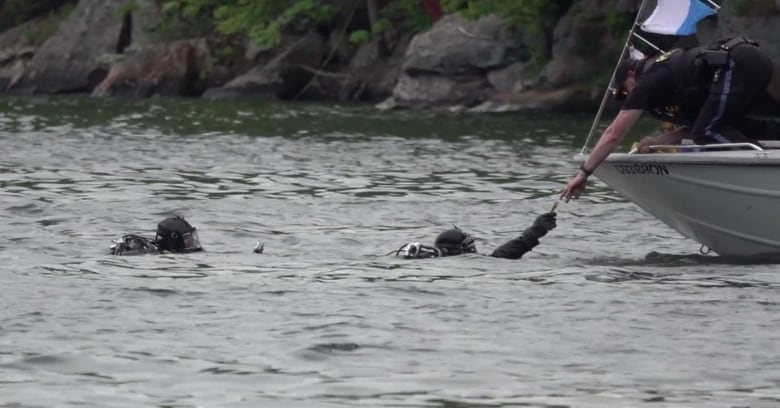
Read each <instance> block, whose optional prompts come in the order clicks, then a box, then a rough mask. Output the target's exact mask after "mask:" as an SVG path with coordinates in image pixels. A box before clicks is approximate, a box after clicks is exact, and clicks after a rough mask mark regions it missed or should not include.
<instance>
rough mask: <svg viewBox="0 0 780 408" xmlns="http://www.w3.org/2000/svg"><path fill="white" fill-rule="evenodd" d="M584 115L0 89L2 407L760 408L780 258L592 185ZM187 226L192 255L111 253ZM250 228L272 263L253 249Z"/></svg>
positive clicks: (771, 398) (776, 384)
mask: <svg viewBox="0 0 780 408" xmlns="http://www.w3.org/2000/svg"><path fill="white" fill-rule="evenodd" d="M589 126H590V117H587V116H551V115H538V114H512V115H497V116H489V115H488V116H457V115H447V114H438V115H434V114H429V113H411V112H390V113H382V112H378V111H375V110H373V109H372V108H370V107H350V106H341V107H340V106H318V105H279V104H277V105H271V104H248V103H242V104H226V103H221V104H213V103H207V102H202V101H188V100H148V101H142V102H131V101H120V100H117V101H105V100H99V101H97V100H89V99H83V100H82V99H78V98H75V99H62V98H58V99H49V100H44V99H3V100H0V146H2V155H0V187H2V188H1V189H0V196H1V197H2V200H0V206H1V209H2V217H0V228H1V229H0V231H2V234H0V284H1V285H2V297H1V298H0V407H83V406H89V407H93V406H94V407H307V408H308V407H365V406H385V407H447V408H472V407H517V406H530V407H636V406H650V407H665V406H670V407H677V406H680V407H732V406H740V407H742V406H750V407H776V406H779V405H780V346H778V344H780V332H779V331H778V330H777V325H778V323H779V322H780V318H779V317H778V312H780V303H778V301H779V299H778V294H779V293H780V291H779V290H778V289H779V287H780V278H778V271H777V270H778V266H777V265H772V264H762V263H760V262H758V263H753V264H747V265H746V264H736V263H733V262H728V261H727V260H722V259H719V258H717V257H714V256H704V255H699V254H698V251H699V246H698V245H697V244H696V243H694V242H692V241H689V240H686V239H684V238H682V237H680V236H679V235H678V234H677V233H675V232H674V231H672V230H670V229H668V228H667V227H666V226H664V225H662V224H661V223H660V222H658V221H656V220H654V219H653V218H651V217H650V216H648V215H646V214H645V213H643V212H642V211H641V210H639V209H638V208H637V207H636V206H634V205H632V204H630V203H628V202H626V201H624V200H622V199H621V198H619V197H618V196H617V195H616V194H615V193H614V192H613V191H611V190H609V189H608V188H606V187H605V186H604V185H602V184H600V183H598V182H592V183H591V184H592V185H591V187H590V189H589V194H588V195H587V197H584V198H583V199H581V200H580V201H578V202H576V203H573V202H572V203H568V204H564V205H562V206H561V207H560V208H559V220H558V225H559V227H558V228H557V229H556V230H554V231H552V232H551V233H550V234H549V235H548V236H546V237H544V238H543V239H542V244H541V245H540V246H539V247H537V248H536V249H535V250H534V251H533V252H531V253H529V254H527V255H526V256H525V257H524V258H523V259H522V260H519V261H509V260H502V259H494V258H490V257H484V256H463V257H454V258H446V259H435V260H421V261H407V260H402V259H397V258H395V257H392V256H387V255H386V254H387V253H388V252H390V251H393V250H395V249H397V248H398V247H399V246H400V245H401V244H404V243H406V242H409V241H421V242H427V243H431V242H432V241H433V238H434V237H435V236H436V234H437V233H438V232H440V231H441V230H443V229H445V228H448V227H450V226H451V225H453V224H456V225H458V226H459V227H460V228H462V229H464V230H466V231H467V232H470V233H471V234H473V235H475V236H476V237H477V245H478V248H479V249H480V250H481V252H484V253H488V252H490V250H492V249H493V248H495V247H497V246H498V245H500V244H501V243H502V242H504V241H505V240H507V239H509V238H511V237H513V236H514V235H517V234H519V233H520V231H521V230H522V229H524V228H525V227H527V226H528V225H530V223H531V222H532V221H533V219H534V217H535V216H536V215H538V214H540V213H542V212H545V211H548V210H549V209H550V208H551V206H552V204H553V202H554V201H555V198H556V192H557V191H558V190H559V189H560V188H561V187H562V186H563V184H564V183H565V182H566V180H568V178H569V176H570V175H571V174H573V171H574V170H573V169H574V166H573V165H571V164H570V163H568V161H567V160H568V159H569V158H570V157H571V156H572V155H573V154H575V153H576V152H578V151H579V148H580V147H581V144H582V142H583V139H584V136H585V133H586V132H587V129H588V128H589ZM169 214H180V215H183V216H185V217H186V218H187V219H188V220H189V221H190V222H192V224H194V225H195V226H196V227H197V228H198V231H199V233H200V237H201V241H202V243H203V245H204V247H205V249H206V252H202V253H196V254H188V255H171V256H168V255H162V256H138V257H113V256H110V255H107V248H108V245H109V244H110V242H111V240H112V239H114V238H118V237H119V236H121V235H122V234H124V233H142V234H147V235H153V234H154V229H155V226H156V223H157V222H158V221H159V220H161V219H162V218H164V217H166V216H167V215H169ZM257 241H261V242H264V243H265V253H264V254H254V253H252V248H253V247H254V245H255V243H256V242H257Z"/></svg>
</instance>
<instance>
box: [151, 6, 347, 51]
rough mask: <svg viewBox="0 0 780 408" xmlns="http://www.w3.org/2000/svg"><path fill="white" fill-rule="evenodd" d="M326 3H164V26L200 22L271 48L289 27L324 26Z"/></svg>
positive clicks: (329, 8)
mask: <svg viewBox="0 0 780 408" xmlns="http://www.w3.org/2000/svg"><path fill="white" fill-rule="evenodd" d="M327 3H329V2H328V1H326V0H298V1H295V2H290V1H287V0H263V1H248V0H167V1H165V2H164V3H163V10H164V11H165V13H166V16H167V18H166V20H165V22H164V23H163V26H165V25H173V24H174V23H177V22H180V23H184V24H188V23H189V22H192V21H198V22H200V25H201V27H202V28H203V29H205V31H208V29H209V28H211V29H213V30H215V31H216V32H218V33H219V34H223V35H228V36H229V35H243V36H246V37H247V38H249V39H250V40H252V41H253V42H255V43H256V44H258V45H261V46H268V47H272V46H274V45H276V44H278V43H279V41H280V40H281V32H282V30H283V29H285V28H287V27H290V26H296V27H298V26H300V25H302V26H312V25H316V24H322V23H326V22H327V21H329V20H330V19H331V17H332V16H333V12H334V10H333V6H331V5H329V4H327Z"/></svg>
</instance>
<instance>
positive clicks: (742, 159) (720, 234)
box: [575, 151, 780, 256]
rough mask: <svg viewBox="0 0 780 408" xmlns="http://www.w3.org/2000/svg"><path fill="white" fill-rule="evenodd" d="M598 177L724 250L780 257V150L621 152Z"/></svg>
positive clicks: (681, 230)
mask: <svg viewBox="0 0 780 408" xmlns="http://www.w3.org/2000/svg"><path fill="white" fill-rule="evenodd" d="M578 157H579V160H575V161H580V162H582V161H583V160H584V158H585V157H584V156H578ZM595 175H596V176H597V177H598V178H599V179H600V180H602V181H603V182H604V183H606V184H607V185H609V186H610V187H612V188H613V189H614V190H616V191H617V192H619V193H620V194H621V195H623V196H624V197H625V198H626V199H628V200H630V201H632V202H633V203H635V204H636V205H638V206H639V207H641V208H642V209H644V210H645V211H647V212H648V213H650V214H651V215H653V216H654V217H656V218H658V219H659V220H661V221H663V222H664V223H666V224H667V225H669V226H670V227H672V228H673V229H675V230H676V231H678V232H679V233H681V234H682V235H684V236H686V237H688V238H690V239H693V240H695V241H697V242H699V243H701V244H702V245H704V246H706V247H708V248H709V249H711V250H713V251H715V252H717V253H718V254H720V255H737V256H742V255H758V254H761V255H765V254H780V152H766V151H764V152H747V151H744V152H706V153H701V152H700V153H677V154H661V153H657V154H613V155H610V156H609V157H608V158H607V160H605V162H604V163H603V164H602V165H601V166H599V167H598V168H597V170H596V172H595Z"/></svg>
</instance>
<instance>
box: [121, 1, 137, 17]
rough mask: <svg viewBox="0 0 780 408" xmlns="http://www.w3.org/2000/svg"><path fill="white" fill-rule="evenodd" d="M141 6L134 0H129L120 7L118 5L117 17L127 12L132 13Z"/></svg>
mask: <svg viewBox="0 0 780 408" xmlns="http://www.w3.org/2000/svg"><path fill="white" fill-rule="evenodd" d="M140 7H141V6H139V5H138V3H136V2H135V0H130V1H128V2H127V3H125V4H123V5H122V6H121V7H119V17H120V18H122V17H124V16H125V14H127V13H132V12H134V11H137V10H138V9H139V8H140Z"/></svg>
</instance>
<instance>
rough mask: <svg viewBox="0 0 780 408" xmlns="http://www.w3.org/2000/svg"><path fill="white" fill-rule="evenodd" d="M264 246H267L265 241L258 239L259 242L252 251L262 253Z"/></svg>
mask: <svg viewBox="0 0 780 408" xmlns="http://www.w3.org/2000/svg"><path fill="white" fill-rule="evenodd" d="M264 248H265V243H263V242H260V241H257V243H256V244H255V249H253V250H252V252H254V253H256V254H262V253H263V249H264Z"/></svg>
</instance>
